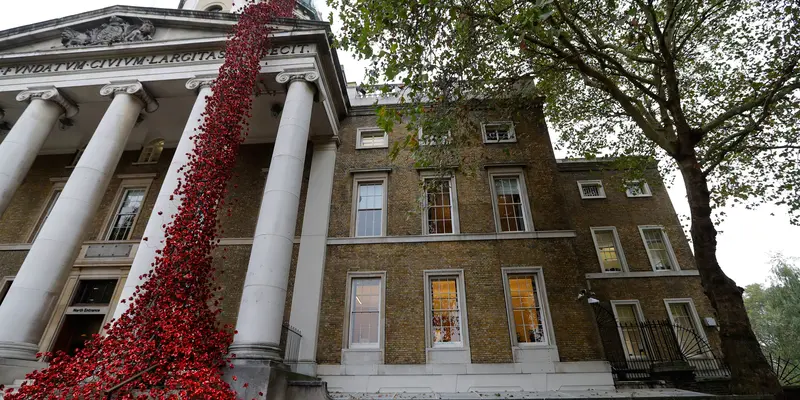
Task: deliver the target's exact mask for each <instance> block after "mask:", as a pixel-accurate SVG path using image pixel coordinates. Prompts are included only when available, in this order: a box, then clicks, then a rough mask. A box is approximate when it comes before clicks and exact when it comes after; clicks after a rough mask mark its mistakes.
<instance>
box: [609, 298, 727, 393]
mask: <svg viewBox="0 0 800 400" xmlns="http://www.w3.org/2000/svg"><path fill="white" fill-rule="evenodd" d="M594 306H595V307H594V309H595V317H596V319H597V326H598V329H599V331H600V338H601V341H602V343H603V349H604V351H605V355H606V359H607V360H608V362H609V363H610V364H611V370H612V373H613V374H614V378H615V379H617V380H649V379H663V378H665V377H666V378H667V379H669V378H670V377H671V378H676V379H686V378H690V379H694V378H725V377H729V376H730V370H729V369H728V366H727V364H726V363H725V361H724V359H723V358H722V357H721V355H720V354H719V353H718V352H716V351H715V350H714V349H713V348H712V347H711V345H710V344H709V343H708V341H707V340H706V339H705V337H704V336H702V335H700V334H699V333H698V332H696V331H695V330H694V329H691V328H687V327H684V326H681V325H677V324H674V323H672V322H671V321H669V320H645V321H631V322H619V321H617V319H616V318H615V317H614V314H613V313H612V312H611V311H609V310H608V309H607V308H605V307H603V306H602V305H600V304H595V305H594Z"/></svg>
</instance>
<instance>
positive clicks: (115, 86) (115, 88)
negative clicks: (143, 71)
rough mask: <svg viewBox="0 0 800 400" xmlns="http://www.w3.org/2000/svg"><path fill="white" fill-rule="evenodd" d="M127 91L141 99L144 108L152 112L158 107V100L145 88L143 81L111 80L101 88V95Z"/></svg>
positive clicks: (111, 95)
mask: <svg viewBox="0 0 800 400" xmlns="http://www.w3.org/2000/svg"><path fill="white" fill-rule="evenodd" d="M120 93H125V94H129V95H131V96H133V97H136V98H137V99H139V101H141V102H142V104H143V105H144V110H145V111H147V112H149V113H151V112H153V111H155V110H157V109H158V101H156V99H155V98H154V97H153V96H152V95H151V94H150V93H149V92H148V91H147V89H145V87H144V85H142V82H139V81H134V82H111V83H109V84H108V85H105V86H103V87H102V88H101V89H100V95H101V96H110V97H112V98H113V97H114V96H116V95H117V94H120Z"/></svg>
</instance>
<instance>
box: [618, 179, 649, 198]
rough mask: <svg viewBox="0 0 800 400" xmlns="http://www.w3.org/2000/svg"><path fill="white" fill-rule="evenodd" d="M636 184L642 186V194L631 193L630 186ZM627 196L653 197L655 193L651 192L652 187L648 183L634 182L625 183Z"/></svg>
mask: <svg viewBox="0 0 800 400" xmlns="http://www.w3.org/2000/svg"><path fill="white" fill-rule="evenodd" d="M636 184H642V193H639V194H634V193H633V192H632V191H631V189H630V185H636ZM625 195H626V196H628V197H653V192H652V191H651V190H650V185H649V184H647V181H643V180H633V181H628V182H626V183H625Z"/></svg>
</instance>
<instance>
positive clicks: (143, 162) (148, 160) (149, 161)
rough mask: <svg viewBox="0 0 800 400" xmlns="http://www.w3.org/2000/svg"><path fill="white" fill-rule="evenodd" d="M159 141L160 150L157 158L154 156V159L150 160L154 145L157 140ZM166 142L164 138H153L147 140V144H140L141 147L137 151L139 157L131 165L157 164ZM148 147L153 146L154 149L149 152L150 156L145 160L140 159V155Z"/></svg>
mask: <svg viewBox="0 0 800 400" xmlns="http://www.w3.org/2000/svg"><path fill="white" fill-rule="evenodd" d="M159 141H160V142H161V151H160V152H159V153H158V158H156V159H155V160H151V158H152V156H153V154H154V152H155V147H156V145H157V144H158V143H157V142H159ZM166 143H167V141H166V140H164V138H155V139H153V140H151V141H149V142H147V144H145V145H144V146H142V149H141V150H140V151H139V158H137V159H136V162H135V163H133V165H151V164H158V161H159V160H160V159H161V155H162V154H164V149H165V148H166ZM148 148H153V149H154V150H153V152H152V153H150V156H149V157H148V158H147V159H146V160H142V156H143V155H144V152H145V150H146V149H148Z"/></svg>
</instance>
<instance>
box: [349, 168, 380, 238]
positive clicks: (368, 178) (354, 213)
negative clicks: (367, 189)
mask: <svg viewBox="0 0 800 400" xmlns="http://www.w3.org/2000/svg"><path fill="white" fill-rule="evenodd" d="M364 183H380V184H381V185H383V210H382V211H383V212H382V213H381V234H380V235H377V236H357V235H356V233H357V232H358V229H357V228H358V227H357V225H356V224H357V223H358V188H359V186H360V185H361V184H364ZM388 190H389V173H388V172H363V173H358V174H354V175H353V196H352V199H351V203H352V207H351V212H350V214H351V215H350V237H366V238H371V237H384V236H386V226H387V225H388V223H387V222H388V221H387V218H388V215H389V213H388V211H387V209H388V205H389V193H388Z"/></svg>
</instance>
